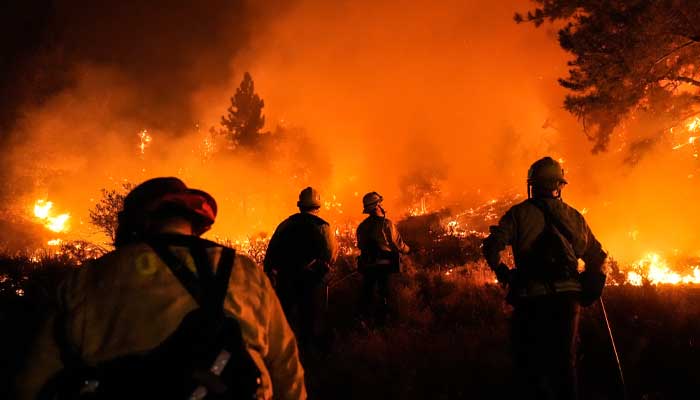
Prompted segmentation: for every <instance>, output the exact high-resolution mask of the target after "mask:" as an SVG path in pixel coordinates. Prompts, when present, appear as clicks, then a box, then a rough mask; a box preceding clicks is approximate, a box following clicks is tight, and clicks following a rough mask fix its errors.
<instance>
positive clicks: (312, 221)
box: [264, 212, 338, 275]
mask: <svg viewBox="0 0 700 400" xmlns="http://www.w3.org/2000/svg"><path fill="white" fill-rule="evenodd" d="M337 256H338V246H337V244H336V241H335V236H334V235H333V232H331V228H330V225H329V224H328V222H326V221H325V220H323V219H322V218H320V217H318V216H317V215H314V214H311V213H304V212H302V213H297V214H294V215H292V216H290V217H289V218H287V219H286V220H284V221H282V223H280V225H279V226H278V227H277V229H276V230H275V233H274V234H273V235H272V238H271V239H270V243H269V245H268V247H267V252H266V253H265V260H264V265H265V271H266V272H268V273H269V272H270V271H275V272H277V273H278V274H279V275H286V274H290V275H295V274H297V273H298V272H300V271H301V270H302V269H303V268H304V267H306V266H309V265H310V264H311V263H313V262H314V261H318V262H321V263H326V264H327V265H331V264H333V263H334V262H335V259H336V257H337Z"/></svg>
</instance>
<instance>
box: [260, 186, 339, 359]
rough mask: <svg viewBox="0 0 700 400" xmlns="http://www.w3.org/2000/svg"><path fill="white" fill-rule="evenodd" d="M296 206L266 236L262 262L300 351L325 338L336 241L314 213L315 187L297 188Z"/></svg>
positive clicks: (316, 207)
mask: <svg viewBox="0 0 700 400" xmlns="http://www.w3.org/2000/svg"><path fill="white" fill-rule="evenodd" d="M297 207H298V208H299V212H298V213H296V214H294V215H291V216H290V217H289V218H287V219H286V220H284V221H282V223H280V224H279V226H278V227H277V229H276V230H275V232H274V234H273V235H272V238H271V239H270V243H269V245H268V248H267V252H266V253H265V260H264V267H265V272H266V273H267V274H268V276H270V277H271V279H272V280H273V282H275V289H276V291H277V295H278V297H279V299H280V302H281V303H282V307H283V308H284V312H285V315H286V316H287V320H288V321H289V323H290V325H291V327H292V329H293V330H294V332H295V333H296V335H297V339H298V341H299V346H300V348H301V351H302V356H304V352H305V351H306V350H311V349H316V348H318V347H319V346H323V345H324V342H325V338H324V335H325V330H324V326H323V325H324V318H323V312H324V304H325V295H326V285H325V283H326V277H327V274H328V272H329V271H330V268H331V266H332V265H333V263H334V262H335V259H336V257H337V255H338V246H337V244H336V241H335V236H334V234H333V231H332V230H331V227H330V225H329V224H328V222H326V221H325V220H323V219H322V218H321V217H319V216H318V213H319V211H320V209H321V196H320V194H319V192H318V191H317V190H316V189H314V188H312V187H307V188H305V189H304V190H302V191H301V193H299V201H298V202H297Z"/></svg>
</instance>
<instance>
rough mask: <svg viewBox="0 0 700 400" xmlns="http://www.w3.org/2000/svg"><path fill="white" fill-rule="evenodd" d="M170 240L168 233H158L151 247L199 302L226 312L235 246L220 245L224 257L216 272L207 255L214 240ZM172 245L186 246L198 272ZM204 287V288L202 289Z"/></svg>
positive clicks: (215, 311) (150, 241)
mask: <svg viewBox="0 0 700 400" xmlns="http://www.w3.org/2000/svg"><path fill="white" fill-rule="evenodd" d="M194 239H195V240H185V241H181V240H175V241H174V242H173V241H171V240H170V237H169V236H155V237H152V238H150V240H149V241H148V244H149V246H151V247H152V248H153V250H154V251H155V252H156V254H158V256H159V257H160V258H161V259H162V260H163V262H164V263H165V264H166V265H167V266H168V268H170V270H171V271H172V272H173V274H174V275H175V277H177V279H178V280H179V281H180V283H181V284H182V286H183V287H184V288H185V289H186V290H187V292H188V293H190V295H191V296H192V297H193V298H194V299H195V301H197V304H199V306H200V307H202V308H204V309H207V310H209V311H211V312H213V313H215V314H216V313H219V312H222V311H223V301H224V299H225V298H226V293H227V291H228V282H229V279H230V277H231V270H232V269H233V262H234V259H235V256H236V252H235V250H234V249H232V248H229V247H225V246H221V249H222V250H221V257H220V258H219V263H218V265H217V268H216V273H215V272H214V271H213V269H212V266H211V264H210V261H209V255H208V254H207V248H209V247H212V246H211V245H212V242H209V241H206V240H197V239H198V238H194ZM171 242H172V243H171ZM169 244H173V245H176V246H177V245H182V246H184V247H187V248H188V249H189V251H190V254H191V255H192V259H193V260H194V264H195V268H196V269H197V274H196V275H195V274H194V273H193V272H192V270H190V269H189V268H188V267H187V266H186V265H185V264H184V263H183V262H182V260H181V259H180V258H179V257H177V256H176V255H175V254H173V252H172V251H171V250H170V249H169V248H168V245H169ZM202 288H205V290H202Z"/></svg>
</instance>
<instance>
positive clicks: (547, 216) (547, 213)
mask: <svg viewBox="0 0 700 400" xmlns="http://www.w3.org/2000/svg"><path fill="white" fill-rule="evenodd" d="M531 203H532V204H533V205H534V206H535V207H537V208H538V209H539V210H540V211H542V214H544V222H545V224H551V225H554V227H555V228H556V229H557V230H558V231H559V233H561V234H562V236H564V239H566V240H567V241H568V242H569V244H571V245H572V246H573V243H574V238H573V235H572V234H571V231H570V230H569V228H567V227H566V226H565V225H564V224H563V223H562V222H561V221H560V220H559V218H557V217H556V216H555V215H554V214H552V211H551V210H550V209H549V207H547V205H546V204H543V203H542V202H540V201H537V200H536V199H531Z"/></svg>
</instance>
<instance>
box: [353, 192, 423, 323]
mask: <svg viewBox="0 0 700 400" xmlns="http://www.w3.org/2000/svg"><path fill="white" fill-rule="evenodd" d="M383 200H384V198H383V197H382V196H381V195H380V194H379V193H377V192H370V193H367V194H366V195H364V197H363V198H362V205H363V207H364V208H363V210H362V212H363V213H364V214H369V216H368V217H367V218H365V220H364V221H362V222H361V223H360V225H359V226H358V227H357V247H358V248H359V249H360V256H359V258H358V264H357V266H358V270H359V272H360V273H361V274H362V293H361V300H360V301H361V311H362V313H363V314H364V315H365V317H367V316H369V312H370V308H371V307H372V305H373V304H374V303H375V300H374V298H375V296H374V292H375V288H376V289H378V291H379V301H378V304H376V306H377V312H376V314H375V320H376V322H377V323H378V324H379V325H383V324H384V323H385V322H386V317H387V315H388V312H389V300H390V291H391V287H390V286H391V285H390V278H391V276H392V274H396V273H398V272H400V269H401V268H400V254H407V253H408V252H409V250H410V248H409V247H408V245H406V243H404V241H403V239H401V235H400V234H399V231H398V229H396V226H395V225H394V224H393V223H392V222H391V221H390V220H389V219H388V218H386V211H385V210H384V208H383V207H382V205H381V203H382V201H383Z"/></svg>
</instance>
